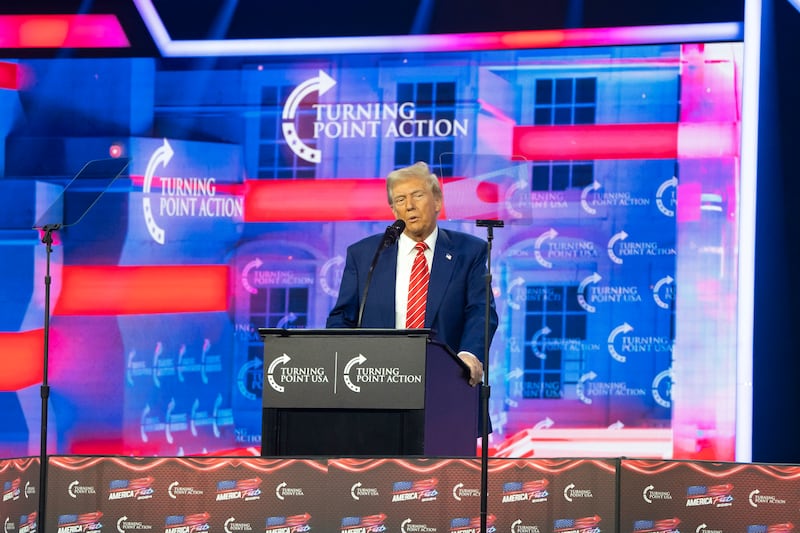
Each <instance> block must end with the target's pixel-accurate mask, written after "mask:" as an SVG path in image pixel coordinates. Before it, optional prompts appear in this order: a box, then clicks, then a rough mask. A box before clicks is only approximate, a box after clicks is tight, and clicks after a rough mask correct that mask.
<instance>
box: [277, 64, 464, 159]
mask: <svg viewBox="0 0 800 533" xmlns="http://www.w3.org/2000/svg"><path fill="white" fill-rule="evenodd" d="M334 85H336V80H334V79H333V78H331V77H330V76H328V75H327V74H326V73H325V72H323V71H321V70H320V71H319V73H318V74H317V75H316V76H314V77H313V78H309V79H307V80H305V81H304V82H302V83H300V84H299V85H297V87H295V89H294V90H293V91H292V93H291V94H290V95H289V97H288V98H287V99H286V103H285V104H284V106H283V114H282V116H281V119H282V124H281V129H282V131H283V138H284V139H285V140H286V144H287V145H288V146H289V148H290V149H291V150H292V152H294V153H295V154H296V155H297V157H299V158H301V159H304V160H306V161H308V162H309V163H319V162H320V161H322V151H321V150H320V149H319V148H315V147H313V146H309V145H308V144H306V143H305V142H304V141H303V140H302V139H301V138H300V134H299V130H300V127H299V126H298V122H299V121H300V120H304V121H305V120H308V118H307V117H306V115H304V114H298V109H300V106H301V104H302V102H303V100H305V98H306V97H308V96H309V95H311V94H313V93H317V95H318V96H320V97H321V96H322V95H324V94H325V93H327V92H328V91H329V90H331V88H333V86H334ZM311 109H312V110H313V111H314V113H313V123H312V127H311V129H310V130H309V131H311V132H312V136H313V138H314V139H375V138H413V137H426V138H430V137H465V136H466V135H467V132H468V130H469V120H468V119H461V120H459V119H455V118H442V117H438V118H431V117H432V116H433V114H432V113H429V112H425V113H422V112H419V111H418V109H417V104H416V103H415V102H407V101H406V102H363V103H316V104H312V105H311ZM305 126H306V125H305V124H303V130H305V129H306V128H305Z"/></svg>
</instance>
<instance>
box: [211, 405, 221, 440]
mask: <svg viewBox="0 0 800 533" xmlns="http://www.w3.org/2000/svg"><path fill="white" fill-rule="evenodd" d="M221 406H222V394H217V398H216V400H214V410H213V411H212V416H211V428H212V430H213V431H214V436H215V437H216V438H219V436H220V432H219V425H218V424H217V416H219V415H218V414H217V413H218V412H219V408H220V407H221Z"/></svg>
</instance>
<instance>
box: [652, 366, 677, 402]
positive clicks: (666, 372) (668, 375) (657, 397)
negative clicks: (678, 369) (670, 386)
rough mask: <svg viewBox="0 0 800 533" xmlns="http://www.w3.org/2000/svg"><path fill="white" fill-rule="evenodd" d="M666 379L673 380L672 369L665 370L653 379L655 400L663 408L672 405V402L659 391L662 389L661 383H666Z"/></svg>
mask: <svg viewBox="0 0 800 533" xmlns="http://www.w3.org/2000/svg"><path fill="white" fill-rule="evenodd" d="M665 379H672V369H667V370H663V371H661V372H659V373H658V374H656V376H655V377H654V378H653V385H652V390H653V400H655V402H656V403H657V404H658V405H660V406H661V407H667V408H668V407H670V406H671V405H672V402H671V401H670V400H668V399H666V398H664V397H663V396H662V395H661V392H659V389H660V388H661V382H662V381H664V380H665Z"/></svg>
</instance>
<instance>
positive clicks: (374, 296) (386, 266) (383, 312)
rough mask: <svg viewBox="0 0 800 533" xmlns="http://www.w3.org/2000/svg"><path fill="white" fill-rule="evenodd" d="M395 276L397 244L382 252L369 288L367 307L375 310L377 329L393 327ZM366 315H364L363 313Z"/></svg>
mask: <svg viewBox="0 0 800 533" xmlns="http://www.w3.org/2000/svg"><path fill="white" fill-rule="evenodd" d="M396 276H397V244H393V245H392V246H390V247H389V248H387V249H386V250H384V251H383V252H382V253H381V255H380V257H379V258H378V263H377V264H376V265H375V270H374V271H373V273H372V281H371V282H370V287H369V297H368V300H369V305H370V307H372V306H375V307H374V309H375V310H377V313H376V318H377V320H378V323H377V324H376V326H377V327H384V328H393V327H394V300H395V298H394V292H395V278H396ZM365 314H366V313H365Z"/></svg>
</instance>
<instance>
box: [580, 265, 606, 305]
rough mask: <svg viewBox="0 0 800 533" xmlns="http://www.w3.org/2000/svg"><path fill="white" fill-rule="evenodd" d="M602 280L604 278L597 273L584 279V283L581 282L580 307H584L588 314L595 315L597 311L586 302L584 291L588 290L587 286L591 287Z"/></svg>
mask: <svg viewBox="0 0 800 533" xmlns="http://www.w3.org/2000/svg"><path fill="white" fill-rule="evenodd" d="M601 279H603V278H602V276H600V274H598V273H597V272H595V273H594V274H592V275H590V276H586V277H585V278H583V281H581V282H580V284H579V285H578V305H580V306H581V307H583V308H584V309H585V310H586V312H588V313H594V312H595V311H596V308H595V306H593V305H590V304H589V303H587V302H586V296H585V295H584V291H585V290H586V286H587V285H589V284H590V283H597V282H598V281H600V280H601Z"/></svg>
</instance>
